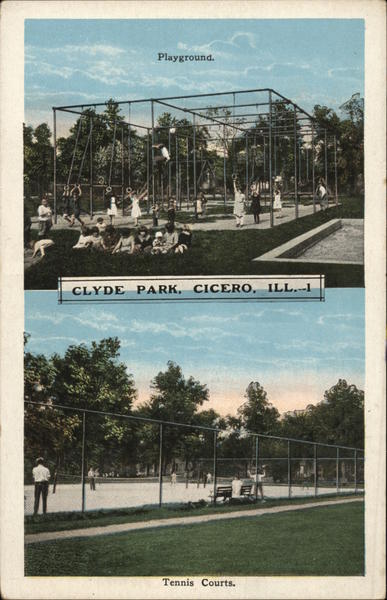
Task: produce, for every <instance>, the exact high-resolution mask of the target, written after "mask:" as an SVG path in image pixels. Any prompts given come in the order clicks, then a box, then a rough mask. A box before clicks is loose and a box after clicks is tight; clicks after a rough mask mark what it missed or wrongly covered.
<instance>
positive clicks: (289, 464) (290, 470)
mask: <svg viewBox="0 0 387 600" xmlns="http://www.w3.org/2000/svg"><path fill="white" fill-rule="evenodd" d="M291 496H292V469H291V463H290V440H288V498H291Z"/></svg>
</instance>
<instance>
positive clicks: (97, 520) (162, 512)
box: [24, 494, 353, 534]
mask: <svg viewBox="0 0 387 600" xmlns="http://www.w3.org/2000/svg"><path fill="white" fill-rule="evenodd" d="M340 497H341V498H348V497H353V494H347V495H345V494H343V495H342V496H340ZM336 499H337V495H336V494H332V495H324V496H323V497H322V496H320V497H318V496H317V497H315V498H314V497H313V498H290V499H289V498H277V499H269V498H267V499H266V502H265V504H262V503H261V501H260V500H258V501H257V502H255V501H249V500H247V499H244V500H235V499H233V500H232V501H231V502H227V503H222V502H219V503H217V505H216V506H214V505H213V504H206V503H205V502H203V501H199V502H188V503H184V504H173V505H167V506H163V507H162V508H159V507H158V506H142V507H135V508H118V509H101V510H90V511H86V512H84V513H81V512H74V511H72V512H62V513H48V514H46V515H41V514H39V515H36V516H33V515H28V516H26V517H25V518H24V530H25V533H26V534H27V533H40V532H43V531H65V530H68V529H85V528H87V527H98V526H100V527H103V526H106V525H117V524H120V523H134V522H138V521H152V520H154V519H171V518H173V517H185V516H197V515H202V516H206V515H210V514H214V513H218V514H219V513H227V512H230V511H235V510H256V509H259V508H265V509H266V508H270V507H272V506H287V505H292V504H314V503H315V502H321V501H322V500H323V501H324V502H327V501H333V500H336Z"/></svg>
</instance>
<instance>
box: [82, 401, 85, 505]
mask: <svg viewBox="0 0 387 600" xmlns="http://www.w3.org/2000/svg"><path fill="white" fill-rule="evenodd" d="M85 450H86V412H85V411H83V416H82V465H81V488H82V512H85V504H86V493H85V492H86V490H85V457H86V456H85V454H86V453H85Z"/></svg>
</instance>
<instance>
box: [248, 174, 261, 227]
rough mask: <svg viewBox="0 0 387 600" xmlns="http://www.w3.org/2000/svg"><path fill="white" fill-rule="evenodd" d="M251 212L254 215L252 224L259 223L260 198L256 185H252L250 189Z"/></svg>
mask: <svg viewBox="0 0 387 600" xmlns="http://www.w3.org/2000/svg"><path fill="white" fill-rule="evenodd" d="M250 192H251V212H252V213H253V215H254V223H259V215H260V213H261V196H260V193H259V186H258V183H253V184H252V186H251V188H250Z"/></svg>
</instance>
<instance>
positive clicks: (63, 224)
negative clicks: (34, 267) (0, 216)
mask: <svg viewBox="0 0 387 600" xmlns="http://www.w3.org/2000/svg"><path fill="white" fill-rule="evenodd" d="M334 206H335V204H334V203H333V204H331V205H330V208H332V207H334ZM319 210H320V209H319V208H318V207H317V208H316V211H317V212H318V211H319ZM184 212H186V211H184ZM311 214H313V205H308V206H304V205H302V204H300V205H299V207H298V216H299V217H306V216H307V215H311ZM101 216H102V217H104V220H105V222H106V223H107V222H108V218H107V216H106V213H105V212H99V213H95V214H94V218H93V219H90V216H89V215H82V220H83V221H84V223H85V225H86V226H87V227H89V226H92V225H95V224H96V221H97V218H98V217H101ZM214 217H216V215H211V214H209V215H207V217H203V219H204V220H203V221H195V220H194V214H193V213H192V222H190V223H189V226H190V227H191V229H192V230H193V231H212V230H218V231H219V230H229V229H236V227H235V219H234V217H233V216H232V215H231V214H229V215H226V216H224V217H222V218H219V219H215V220H214V221H212V220H211V221H208V222H205V219H206V218H214ZM294 219H295V210H294V206H284V207H283V208H282V216H281V217H278V216H277V215H276V214H275V215H274V225H281V223H288V222H290V221H294ZM166 222H167V221H166V219H159V227H163V226H164V225H165V224H166ZM140 224H141V225H146V227H152V218H151V217H148V216H145V215H144V218H141V220H140ZM114 225H115V226H116V227H129V228H130V229H131V228H133V227H134V222H133V219H132V218H131V217H130V216H129V215H125V216H122V215H118V216H117V217H116V218H115V221H114ZM176 225H177V226H178V227H180V226H182V224H181V223H179V211H177V220H176ZM269 227H270V213H262V214H261V218H260V223H259V224H256V223H254V217H253V215H246V216H245V224H244V226H243V228H244V229H268V228H269ZM79 228H80V226H79V223H77V224H76V225H75V226H74V230H79ZM32 229H38V220H37V217H32ZM58 229H59V230H60V229H71V228H70V227H69V224H68V223H67V221H65V220H64V219H63V217H61V216H58V222H57V224H56V225H53V226H52V230H54V231H55V230H58Z"/></svg>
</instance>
